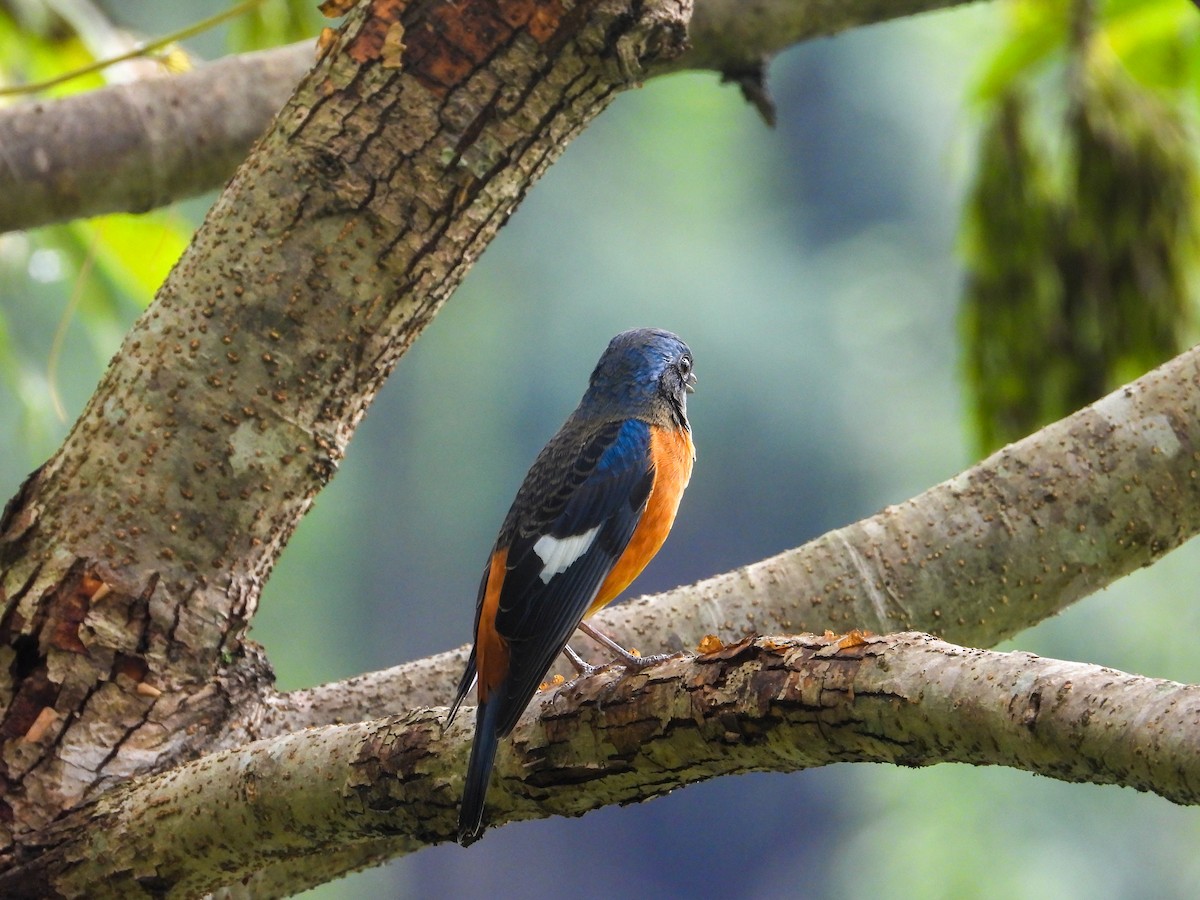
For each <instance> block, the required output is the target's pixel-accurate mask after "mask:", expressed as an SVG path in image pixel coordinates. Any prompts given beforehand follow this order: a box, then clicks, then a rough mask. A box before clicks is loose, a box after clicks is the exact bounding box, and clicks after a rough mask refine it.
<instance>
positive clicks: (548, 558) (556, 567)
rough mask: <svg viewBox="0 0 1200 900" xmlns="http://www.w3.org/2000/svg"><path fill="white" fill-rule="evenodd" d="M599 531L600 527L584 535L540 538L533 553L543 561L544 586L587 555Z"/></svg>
mask: <svg viewBox="0 0 1200 900" xmlns="http://www.w3.org/2000/svg"><path fill="white" fill-rule="evenodd" d="M599 530H600V526H599V525H597V526H596V527H595V528H590V529H588V530H587V531H585V532H584V533H583V534H573V535H571V536H570V537H565V538H556V537H551V536H550V535H548V534H544V535H542V536H541V537H540V538H538V540H537V543H536V544H534V545H533V552H534V553H536V554H537V555H538V559H540V560H541V561H542V572H541V575H540V577H541V579H542V584H549V583H550V579H551V578H553V577H554V576H555V575H558V574H560V573H562V572H565V571H567V569H569V568H571V564H572V563H574V562H575V560H577V559H579V557H581V556H583V554H585V553H587V551H588V548H589V547H591V546H592V541H594V540H596V532H598V531H599Z"/></svg>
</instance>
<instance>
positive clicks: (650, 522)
mask: <svg viewBox="0 0 1200 900" xmlns="http://www.w3.org/2000/svg"><path fill="white" fill-rule="evenodd" d="M692 368H693V361H692V351H691V349H690V348H689V347H688V345H687V344H685V343H684V342H683V341H682V340H681V339H680V338H679V337H678V336H676V335H674V334H672V333H671V332H669V331H662V330H660V329H656V328H637V329H633V330H631V331H625V332H622V333H621V334H618V335H617V336H616V337H614V338H613V339H612V340H611V341H610V342H609V344H608V347H607V348H606V349H605V351H604V353H603V354H602V355H601V357H600V361H599V362H598V363H597V364H596V367H595V369H594V370H593V371H592V374H591V377H590V379H589V381H588V387H587V390H586V391H585V392H584V395H583V399H582V400H580V402H579V405H578V406H577V407H576V408H575V410H574V412H572V413H571V414H570V416H568V417H567V420H566V422H565V423H563V426H562V427H561V428H560V429H559V430H558V433H557V434H555V435H554V437H552V438H551V439H550V441H549V442H548V443H547V444H546V446H545V447H544V448H542V451H541V453H539V454H538V456H537V458H536V459H535V460H534V463H533V465H532V466H531V467H530V469H529V472H528V474H526V476H525V480H524V481H523V482H522V483H521V487H520V488H519V489H518V491H517V495H516V499H514V500H513V503H512V506H511V507H510V509H509V511H508V514H507V515H506V516H505V518H504V522H503V524H502V525H501V526H500V533H499V536H498V537H497V538H496V543H495V545H494V546H493V548H492V551H491V553H490V554H489V556H488V560H487V563H486V565H485V566H484V572H483V578H482V581H481V582H480V585H479V594H478V598H477V600H476V604H475V627H474V638H475V640H474V645H473V646H472V649H471V653H470V656H469V657H468V659H467V665H466V669H465V671H464V672H463V675H462V678H461V680H460V681H459V684H458V691H457V694H456V695H455V698H454V702H453V704H452V705H451V707H450V710H449V714H448V716H447V726H448V725H449V723H450V722H451V721H453V719H454V716H455V714H456V713H457V712H458V709H459V707H460V705H461V704H462V702H463V700H464V699H466V696H467V694H468V693H469V692H470V690H471V687H472V685H474V686H475V687H476V698H477V701H478V706H477V708H476V713H475V736H474V739H473V741H472V744H471V756H470V760H469V762H468V763H467V770H466V776H465V779H464V787H463V797H462V802H461V805H460V808H459V819H458V834H457V836H458V842H459V843H460V844H462V846H464V847H467V846H469V845H471V844H472V843H474V842H475V841H477V840H478V839H479V838H480V837H481V836H482V834H483V831H484V829H485V827H486V826H485V825H484V823H483V814H484V800H485V799H486V796H487V790H488V783H489V780H490V778H491V773H492V767H493V765H494V763H495V758H496V749H497V746H498V744H499V741H500V739H501V738H503V737H506V736H507V735H508V734H509V733H510V732H511V731H512V730H513V727H514V726H515V725H516V724H517V720H518V719H519V718H520V717H521V713H522V712H524V710H525V707H526V706H528V704H529V701H530V700H531V699H532V698H533V695H534V694H535V693H536V692H537V690H538V686H539V684H540V683H541V682H542V680H543V679H544V678H545V677H546V673H547V672H548V671H549V669H550V666H551V665H552V664H553V663H554V660H555V658H556V657H557V656H558V655H559V653H564V652H565V653H566V654H567V657H568V659H569V660H570V661H571V662H572V664H573V665H574V666H575V668H576V669H577V670H578V671H580V673H581V674H583V673H586V672H588V671H591V667H590V666H587V665H586V664H585V663H584V662H583V660H582V659H581V658H580V657H579V655H578V654H576V653H575V652H574V651H573V650H572V649H571V648H570V647H569V646H568V645H567V641H568V640H569V639H570V637H571V635H572V634H573V633H574V632H575V630H576V629H577V628H579V629H580V630H583V631H584V632H585V633H587V634H588V635H590V636H591V637H593V638H594V639H595V640H597V641H599V642H600V643H602V644H604V645H605V646H607V647H608V648H609V649H610V650H612V651H613V653H614V654H616V655H617V656H618V657H619V658H620V659H621V661H622V662H623V663H624V665H625V666H626V667H627V668H640V667H641V666H645V665H649V664H651V663H653V662H656V661H658V660H660V659H665V658H666V656H665V655H664V656H657V657H638V656H636V655H634V654H633V653H630V652H629V651H628V650H626V649H625V648H623V647H621V646H620V645H619V644H618V643H617V642H616V641H613V640H612V639H611V638H609V637H608V636H607V635H605V634H603V633H602V632H600V631H597V630H596V629H594V628H592V627H591V626H589V625H588V624H587V623H586V622H584V621H583V620H584V619H585V618H586V617H588V616H591V615H592V614H593V613H595V612H597V611H598V610H599V609H601V608H602V607H603V606H605V605H606V604H608V603H609V602H611V601H612V600H614V599H615V598H616V597H617V596H618V595H620V593H621V592H622V591H624V590H625V588H627V587H628V586H629V584H630V583H631V582H632V581H633V580H634V579H635V578H636V577H637V576H638V575H639V574H640V573H641V571H642V569H643V568H645V566H646V564H647V563H648V562H649V561H650V560H651V558H653V556H654V555H655V554H656V553H657V552H658V550H659V548H660V547H661V546H662V545H663V542H664V541H665V540H666V538H667V534H668V533H669V532H670V530H671V526H672V524H673V523H674V521H675V516H676V513H677V511H678V509H679V501H680V499H681V498H682V497H683V492H684V489H685V488H686V487H687V485H688V482H689V480H690V479H691V474H692V464H693V462H694V461H695V457H696V451H695V445H694V444H693V443H692V429H691V425H690V424H689V422H688V416H687V395H688V394H690V393H692V392H693V390H694V389H695V385H696V375H695V373H694V372H693V371H692Z"/></svg>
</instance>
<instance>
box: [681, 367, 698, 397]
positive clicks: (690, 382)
mask: <svg viewBox="0 0 1200 900" xmlns="http://www.w3.org/2000/svg"><path fill="white" fill-rule="evenodd" d="M683 389H684V390H685V391H687V392H688V393H689V394H694V393H696V373H695V372H688V374H687V378H685V379H684V380H683Z"/></svg>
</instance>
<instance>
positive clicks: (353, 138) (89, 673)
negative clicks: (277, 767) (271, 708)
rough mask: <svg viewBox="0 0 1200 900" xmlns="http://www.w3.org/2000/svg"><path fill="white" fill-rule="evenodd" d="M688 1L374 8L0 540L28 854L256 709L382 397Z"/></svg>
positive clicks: (6, 811)
mask: <svg viewBox="0 0 1200 900" xmlns="http://www.w3.org/2000/svg"><path fill="white" fill-rule="evenodd" d="M689 12H690V5H689V4H687V3H678V2H663V3H638V4H629V3H625V2H615V0H606V2H598V3H597V2H588V3H580V4H564V3H560V2H558V0H545V2H524V0H508V2H502V3H499V4H496V3H492V2H482V0H481V2H476V3H457V4H445V3H439V2H426V3H414V4H412V5H406V4H404V3H401V2H397V0H374V2H371V3H367V4H364V5H362V6H360V7H359V8H357V9H356V10H355V11H354V12H353V13H352V14H351V15H350V17H349V18H348V19H347V21H346V22H345V24H344V26H343V27H342V29H341V31H340V32H339V34H338V36H337V38H336V40H335V41H334V42H333V44H332V45H331V46H327V47H326V48H325V55H324V56H323V58H322V59H321V61H320V62H319V63H318V64H317V66H316V68H315V69H314V70H313V71H312V72H311V73H310V74H309V76H308V77H307V78H306V79H305V81H304V82H303V83H302V84H301V86H300V87H299V89H298V90H297V92H296V94H295V96H294V97H293V98H292V100H291V101H290V102H289V104H288V106H287V107H286V108H285V109H284V111H283V112H282V113H281V114H280V116H279V118H278V120H277V122H276V127H275V128H274V130H273V131H271V133H269V134H268V135H267V136H266V137H265V138H264V139H263V141H262V142H261V143H260V144H259V145H258V147H257V148H256V149H255V151H254V153H253V154H252V155H251V157H250V159H249V160H248V161H247V163H246V164H245V165H244V166H243V167H242V169H241V170H240V171H239V173H238V175H237V176H236V177H235V178H234V180H233V181H232V182H231V183H230V185H229V186H228V188H227V189H226V191H225V192H224V194H223V195H222V197H221V199H220V200H219V201H218V202H217V204H216V205H215V206H214V208H213V210H212V211H211V212H210V213H209V216H208V218H207V220H206V222H205V224H204V226H203V227H202V228H201V229H200V231H199V233H198V234H197V235H196V238H195V240H194V242H193V243H192V245H191V246H190V248H189V249H188V250H187V252H186V253H185V254H184V256H183V258H182V259H181V260H180V262H179V264H178V265H177V266H176V268H175V269H174V271H173V272H172V274H171V275H170V277H169V278H168V280H167V281H166V283H165V284H164V285H163V287H162V289H161V290H160V292H159V295H158V298H157V300H156V302H155V303H154V305H153V306H152V307H151V308H150V310H149V311H148V312H147V313H146V314H145V315H144V316H143V317H142V318H141V319H140V320H139V321H138V323H137V324H136V325H135V326H134V328H133V329H132V331H131V332H130V334H129V335H128V337H127V339H126V340H125V343H124V345H123V346H122V348H121V350H120V352H119V353H118V354H117V356H116V357H115V358H114V360H113V363H112V365H111V367H110V368H109V370H108V372H107V373H106V374H105V376H104V378H103V380H102V382H101V384H100V386H99V387H98V389H97V390H96V393H95V395H94V396H93V397H92V399H91V401H90V403H89V404H88V406H87V408H86V409H85V410H84V412H83V414H82V416H81V417H80V418H79V421H78V422H77V423H76V424H75V427H74V429H73V430H72V432H71V434H70V435H69V436H68V438H67V440H66V442H65V443H64V445H63V447H62V448H61V450H60V451H59V452H58V453H57V454H56V455H55V456H54V458H53V459H51V460H50V461H49V462H48V463H47V464H46V465H45V466H44V467H43V468H42V469H41V470H40V471H39V472H38V473H36V474H35V475H34V477H33V478H31V479H30V480H29V482H28V483H27V484H26V485H25V487H24V488H23V490H22V492H21V495H20V496H19V497H18V498H16V499H15V501H14V502H13V503H12V504H11V506H10V508H9V509H8V512H7V515H6V516H5V519H4V523H3V531H2V536H0V540H2V542H3V544H2V548H3V549H2V551H0V590H2V591H3V594H2V596H3V597H4V598H5V602H6V608H5V614H4V617H3V620H2V621H0V644H2V645H3V647H4V648H5V650H4V652H5V653H6V661H7V663H8V664H7V665H5V666H4V667H3V670H2V674H0V702H2V704H3V710H4V714H3V717H2V718H0V739H2V741H3V745H2V747H3V770H2V772H0V774H2V775H3V778H4V782H3V784H4V786H5V787H4V798H3V806H0V821H2V822H3V823H4V828H5V834H4V838H5V839H4V841H3V846H4V847H5V848H7V849H6V851H5V856H3V857H0V859H7V860H10V861H11V860H12V859H13V854H14V853H15V854H16V855H17V856H20V855H21V854H20V847H21V846H22V844H23V842H24V840H25V839H26V838H28V837H29V836H30V835H32V834H33V833H35V832H36V831H37V830H38V829H39V828H41V827H42V826H43V825H45V823H46V822H48V821H49V820H50V819H52V818H54V817H55V816H56V815H58V813H59V812H61V811H62V810H63V809H66V808H68V807H70V806H72V805H74V804H75V803H76V802H78V801H79V800H80V799H82V798H84V797H86V796H88V795H89V794H90V793H92V792H94V791H96V790H97V789H98V788H101V787H103V786H105V785H107V784H110V783H112V782H113V781H118V780H122V779H126V778H128V777H130V776H132V775H136V774H141V773H144V772H148V771H157V770H161V769H162V768H164V767H166V766H169V765H172V764H174V763H175V762H177V761H179V760H181V759H185V758H190V757H193V756H195V755H197V754H199V753H201V752H203V751H204V750H205V749H206V748H207V747H208V746H209V745H210V743H211V742H212V740H213V739H214V737H215V736H216V735H220V734H225V733H228V732H229V731H230V730H231V729H232V730H235V731H236V730H237V729H238V728H239V727H240V726H242V725H243V724H244V712H243V711H244V710H245V709H246V708H247V706H248V705H250V704H248V703H247V702H246V701H247V700H248V698H249V697H252V696H253V695H254V694H255V693H258V692H260V691H262V690H263V689H264V687H265V686H266V685H267V683H268V682H269V677H270V676H269V670H268V668H267V666H266V665H265V663H264V662H263V661H262V660H261V659H260V658H259V655H258V652H257V650H256V648H254V647H253V646H251V645H248V644H246V643H244V642H243V635H244V632H245V628H246V625H247V623H248V622H249V620H250V617H251V616H252V615H253V614H254V610H255V606H256V604H257V602H258V597H259V592H260V590H261V588H262V584H263V581H264V579H265V578H266V576H267V574H268V572H269V571H270V569H271V566H272V564H273V563H274V561H275V559H276V557H277V556H278V554H279V552H280V550H281V548H282V547H283V545H284V543H286V541H287V539H288V537H289V536H290V535H291V533H292V531H293V529H294V528H295V527H296V524H297V522H298V521H299V519H300V517H301V516H303V515H304V513H305V512H306V511H307V509H308V508H309V506H310V504H311V503H312V498H313V496H314V495H315V494H316V492H317V491H318V490H319V489H320V488H321V487H322V486H323V485H324V484H325V483H326V482H327V481H328V480H329V478H330V476H331V475H332V474H333V472H334V470H335V469H336V467H337V465H338V461H339V460H340V459H341V457H342V454H343V452H344V449H345V446H346V442H347V441H348V440H349V439H350V436H351V434H352V433H353V431H354V428H355V426H356V425H357V424H358V421H359V419H360V418H361V416H362V414H363V411H364V409H365V408H366V406H367V405H368V404H369V403H370V401H371V399H372V398H373V397H374V394H375V392H376V390H377V389H378V388H379V386H380V384H381V383H382V382H383V380H384V378H385V377H386V376H387V374H388V373H389V372H390V371H391V369H392V366H393V365H395V362H396V360H397V359H398V358H399V356H400V355H401V354H402V353H403V352H404V350H405V348H407V347H408V346H409V344H411V342H412V341H413V340H414V339H415V338H416V336H417V335H418V334H419V333H420V331H421V330H422V329H423V328H424V327H425V325H426V324H427V323H428V322H429V320H430V319H431V318H432V316H433V315H434V314H435V313H436V312H437V309H438V307H439V306H440V305H441V304H442V303H443V302H444V301H445V300H446V298H447V297H448V296H449V294H450V292H451V291H453V289H454V288H455V286H457V284H458V282H459V280H460V279H461V278H462V276H463V274H464V273H465V272H466V270H467V269H468V267H469V266H470V264H471V263H472V261H473V260H474V259H475V258H476V257H477V256H478V255H479V253H480V252H481V251H482V250H483V247H484V246H485V245H486V244H487V242H488V241H489V240H490V239H491V237H492V236H493V235H494V234H495V232H496V230H497V229H498V228H499V227H500V225H501V224H502V223H503V222H504V220H505V219H506V218H507V216H508V215H509V213H511V211H512V210H513V208H514V207H515V205H516V203H517V202H518V201H519V200H520V198H521V197H522V196H523V195H524V193H525V191H526V190H527V189H528V187H529V185H530V184H531V183H532V182H533V181H534V180H535V179H536V178H537V177H538V176H539V175H540V174H541V173H542V172H543V171H545V169H546V168H547V166H549V165H550V163H551V162H552V161H553V160H554V159H555V157H556V156H557V155H558V154H559V153H560V152H561V151H562V149H563V147H564V146H565V144H566V143H567V142H568V141H569V140H570V138H571V137H572V136H574V135H575V134H576V133H577V132H578V131H579V130H580V129H582V128H583V127H584V126H585V125H586V124H587V123H588V121H590V119H591V118H592V117H593V116H594V115H595V114H596V113H597V112H599V111H600V110H601V109H603V108H604V106H605V105H606V104H607V103H608V101H609V100H610V99H611V97H612V96H613V95H614V94H615V93H616V92H617V91H618V90H620V89H621V88H622V87H625V86H628V85H630V84H632V83H634V82H635V80H636V79H637V78H638V77H639V76H640V73H641V72H642V71H643V68H644V66H645V65H647V64H648V63H650V62H653V61H657V60H661V59H663V58H667V57H670V56H671V55H673V54H676V53H678V52H679V51H680V50H681V49H682V42H683V39H684V36H685V33H686V23H687V15H688V13H689Z"/></svg>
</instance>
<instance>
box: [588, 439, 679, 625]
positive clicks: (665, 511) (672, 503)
mask: <svg viewBox="0 0 1200 900" xmlns="http://www.w3.org/2000/svg"><path fill="white" fill-rule="evenodd" d="M650 453H651V458H652V459H653V460H654V484H653V485H651V487H650V496H649V498H647V500H646V511H645V512H644V513H642V518H641V520H640V521H639V522H638V524H637V528H635V529H634V531H633V536H632V537H631V538H630V539H629V544H628V545H627V546H626V548H625V552H624V553H622V554H621V557H620V558H619V559H618V560H617V564H616V565H615V566H613V568H612V571H611V572H609V573H608V577H607V578H605V579H604V583H603V584H601V585H600V590H599V592H598V593H597V594H596V599H595V600H593V601H592V605H591V606H590V607H588V611H587V612H586V613H585V614H584V616H585V618H586V617H587V616H590V615H592V614H593V613H595V612H598V611H599V610H600V609H601V607H603V606H605V605H607V604H608V603H610V602H612V601H613V600H614V599H616V598H617V596H618V595H620V593H621V591H623V590H625V588H627V587H629V585H630V583H631V582H632V581H633V579H635V578H637V577H638V575H639V574H641V571H642V569H644V568H646V564H647V563H648V562H650V560H651V559H653V558H654V554H655V553H657V552H658V550H659V548H660V547H662V545H663V542H664V541H666V539H667V535H668V534H670V533H671V526H672V525H673V524H674V523H675V513H676V512H678V510H679V501H680V499H682V497H683V489H684V488H686V487H687V485H688V481H689V480H690V479H691V477H692V462H693V461H694V460H695V458H696V450H695V447H694V446H693V445H692V436H691V434H690V432H687V431H685V430H683V429H673V428H660V427H658V426H657V425H654V426H651V430H650Z"/></svg>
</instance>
